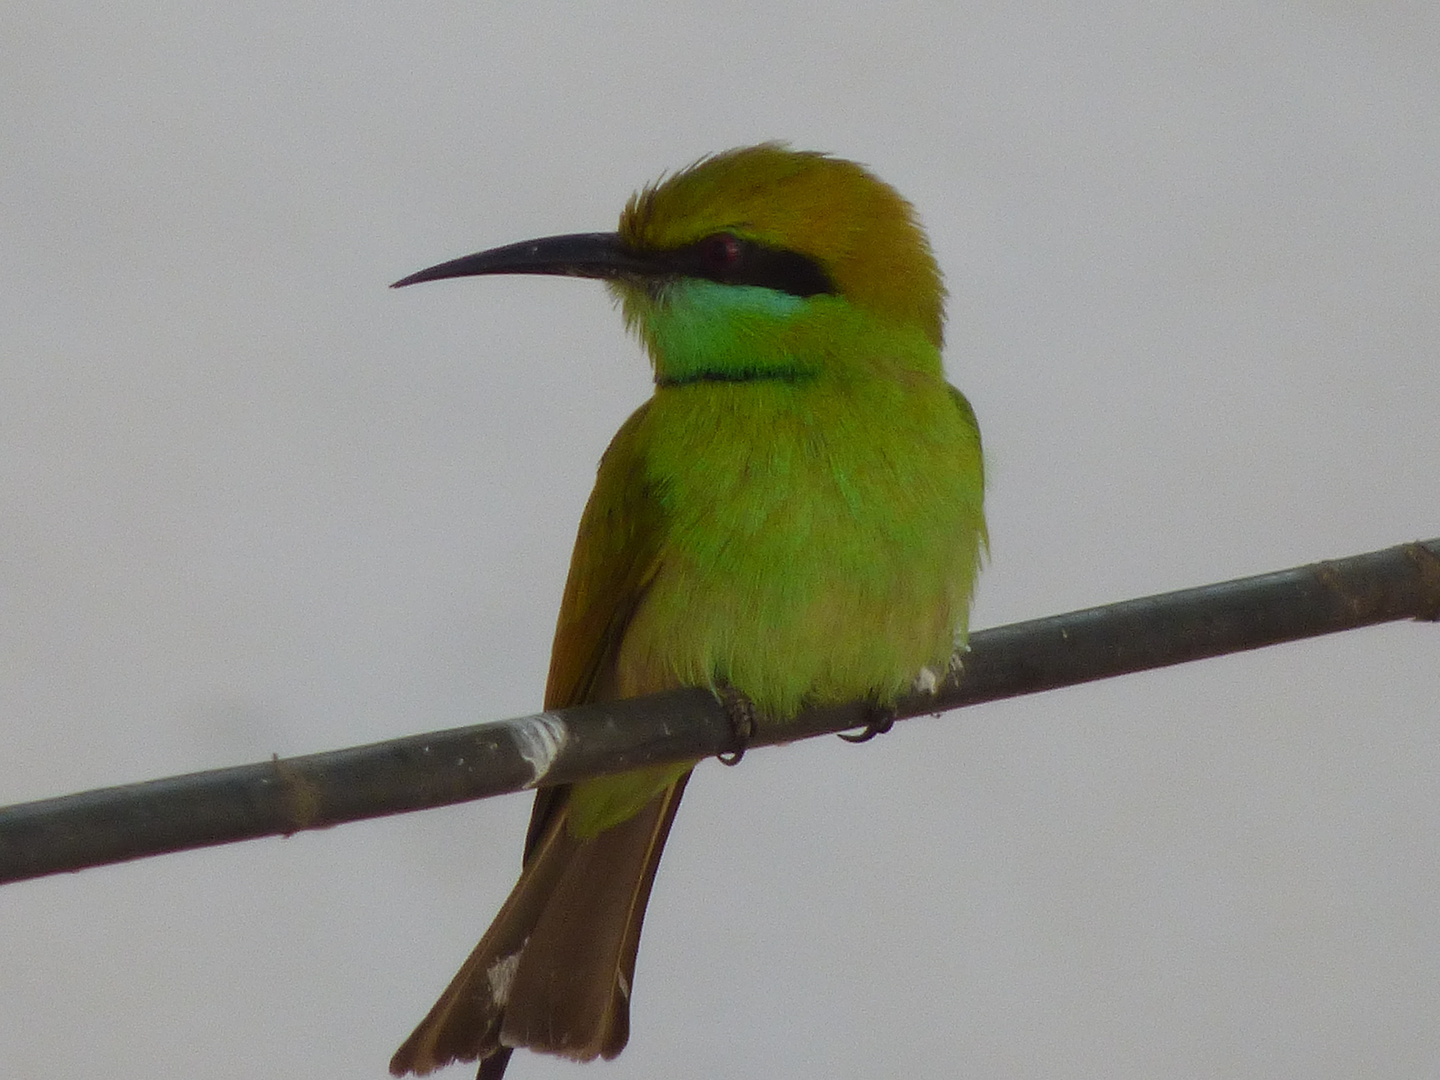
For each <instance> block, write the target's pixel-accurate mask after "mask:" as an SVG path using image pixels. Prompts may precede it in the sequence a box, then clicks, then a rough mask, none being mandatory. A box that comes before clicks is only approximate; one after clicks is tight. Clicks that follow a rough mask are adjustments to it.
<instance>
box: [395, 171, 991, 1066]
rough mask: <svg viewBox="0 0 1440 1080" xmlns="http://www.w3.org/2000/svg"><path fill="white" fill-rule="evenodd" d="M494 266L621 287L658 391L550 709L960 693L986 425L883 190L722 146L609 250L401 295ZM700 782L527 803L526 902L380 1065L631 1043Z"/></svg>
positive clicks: (603, 520)
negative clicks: (664, 854) (681, 828)
mask: <svg viewBox="0 0 1440 1080" xmlns="http://www.w3.org/2000/svg"><path fill="white" fill-rule="evenodd" d="M505 273H521V274H562V275H570V276H574V277H588V278H599V279H601V280H603V281H605V282H607V283H608V284H609V287H610V289H611V290H612V291H613V292H614V294H615V295H616V297H617V298H618V299H619V301H620V303H621V305H622V307H623V311H624V316H625V322H626V324H627V325H628V326H629V327H630V328H631V329H632V330H633V331H634V332H635V333H636V334H637V335H638V336H639V337H640V340H641V341H642V342H643V343H644V345H645V349H646V351H647V352H648V353H649V355H650V360H651V363H652V364H653V365H654V369H655V393H654V395H653V396H652V397H651V398H650V400H649V401H648V402H646V403H645V404H644V405H642V406H641V407H640V408H639V410H638V411H636V413H635V414H634V415H633V416H631V417H630V419H629V420H628V421H626V423H625V425H624V426H623V427H622V428H621V429H620V431H619V433H618V434H617V435H616V436H615V439H614V441H613V442H612V443H611V444H610V448H609V449H608V450H607V451H606V452H605V456H604V457H603V458H602V459H601V462H600V469H599V475H598V477H597V479H596V482H595V490H594V492H593V494H592V495H591V496H590V501H589V504H588V505H587V506H586V508H585V515H584V517H583V519H582V520H581V522H580V533H579V536H578V538H577V539H576V542H575V553H574V556H573V559H572V562H571V565H570V577H569V581H568V582H567V584H566V587H565V596H564V600H563V602H562V604H561V608H560V618H559V625H558V626H557V628H556V631H555V646H554V652H553V654H552V656H551V661H550V677H549V682H548V683H547V684H546V688H545V707H546V708H547V709H551V708H563V707H565V706H567V705H575V704H578V703H581V702H587V701H604V700H613V699H616V698H627V697H632V696H635V695H638V694H648V693H652V692H655V691H660V690H667V689H671V688H674V687H679V686H704V687H710V688H713V689H716V690H717V691H719V690H721V689H724V690H725V691H727V693H729V694H732V695H738V696H743V698H745V699H748V701H749V703H751V704H752V705H753V710H754V716H755V717H756V722H757V723H759V724H761V725H765V724H776V725H783V724H784V723H785V722H786V720H787V718H789V717H792V716H794V715H795V713H796V712H797V710H799V709H800V708H801V707H802V706H805V705H808V704H820V703H826V702H838V701H848V700H854V699H861V698H864V699H869V700H870V701H872V702H874V703H875V704H876V705H877V706H878V707H880V708H883V707H884V706H886V705H888V704H889V703H891V702H893V701H894V700H895V698H896V697H897V696H898V695H899V694H901V693H902V692H903V691H905V690H907V689H909V688H910V687H911V686H912V685H915V684H916V683H917V681H918V682H920V683H922V684H924V683H926V682H927V681H928V682H933V677H934V676H935V675H937V674H943V673H944V671H945V670H946V668H947V666H948V665H949V664H950V663H951V660H952V657H953V655H954V653H955V650H956V648H957V645H958V644H959V643H961V642H962V641H963V637H964V633H965V625H966V616H967V612H968V609H969V605H970V597H971V592H972V590H973V587H974V583H975V575H976V570H977V567H978V563H979V559H980V556H981V552H982V548H983V546H984V543H985V525H984V517H983V510H982V501H983V488H984V481H983V475H982V466H981V455H980V432H979V429H978V428H977V426H976V423H975V414H974V413H973V412H972V411H971V408H970V406H969V404H968V403H967V402H966V400H965V398H964V397H962V396H961V394H960V393H959V391H957V390H955V389H954V388H953V387H951V386H950V385H948V384H947V383H946V381H945V377H944V373H943V371H942V369H941V362H940V349H941V337H942V324H943V318H944V311H943V308H944V296H945V291H944V288H943V286H942V285H941V281H940V272H939V270H938V268H937V267H936V264H935V260H934V257H933V256H932V255H931V253H930V246H929V243H928V242H927V240H926V238H925V234H924V233H923V232H922V231H921V228H920V226H919V224H918V223H917V222H916V219H915V215H914V212H913V211H912V209H911V207H910V205H909V204H908V203H907V202H906V201H905V200H904V199H902V198H901V197H900V196H899V195H898V194H897V193H896V192H895V191H894V189H892V188H890V187H889V186H888V185H886V184H884V183H882V182H881V181H879V180H877V179H876V178H875V177H874V176H872V175H871V174H870V173H869V172H868V171H867V170H866V169H864V168H863V167H861V166H860V165H857V164H855V163H853V162H849V161H841V160H838V159H836V158H832V157H827V156H825V155H823V154H816V153H799V152H795V151H791V150H788V149H786V148H784V147H783V146H779V145H774V144H767V145H762V146H754V147H748V148H745V149H739V150H731V151H728V152H726V153H722V154H716V155H715V156H713V157H708V158H705V159H703V160H701V161H699V162H698V163H696V164H695V165H693V166H691V167H690V168H688V169H685V170H684V171H683V172H680V173H678V174H676V175H674V176H671V177H670V178H669V179H667V180H664V181H663V182H660V183H657V184H655V185H653V186H651V187H648V188H646V189H645V190H643V191H641V192H640V193H639V194H637V195H635V196H634V197H632V198H631V200H630V202H629V204H628V205H627V206H626V207H625V210H624V212H623V213H622V214H621V216H620V227H619V230H618V231H617V232H614V233H588V234H582V235H573V236H557V237H550V238H548V239H543V240H533V241H530V242H527V243H522V244H514V245H511V246H508V247H503V248H496V249H493V250H490V251H485V252H481V253H479V254H476V255H470V256H467V257H465V258H462V259H456V260H455V261H453V262H449V263H445V264H442V265H440V266H436V267H433V268H431V269H429V270H424V271H421V272H420V273H418V274H415V275H413V276H412V277H410V278H407V279H405V281H403V282H399V283H397V284H411V283H413V282H417V281H429V280H434V279H437V278H446V277H461V276H466V275H471V274H505ZM693 765H694V763H693V762H691V763H686V764H683V765H676V766H665V767H653V768H646V769H641V770H637V771H634V772H630V773H625V774H622V775H619V776H614V777H609V778H606V779H600V780H591V781H586V782H584V783H580V784H573V785H568V786H565V787H558V788H550V789H546V790H542V791H540V792H539V794H538V797H537V798H536V801H535V809H534V813H533V815H532V817H531V821H530V831H529V835H528V836H527V837H526V841H525V856H524V868H523V870H522V871H521V874H520V880H519V882H518V883H517V884H516V885H515V888H514V890H513V891H512V892H511V893H510V897H509V899H507V900H506V901H505V905H504V906H503V907H502V908H501V909H500V913H499V914H498V915H497V916H496V917H495V921H494V923H493V924H492V925H491V927H490V929H489V930H488V931H487V932H486V934H485V936H484V938H482V939H481V941H480V944H479V945H478V946H476V948H475V951H474V952H473V953H471V954H470V958H469V959H468V960H467V961H466V962H465V965H464V967H462V968H461V969H460V972H459V974H457V975H456V976H455V978H454V980H453V981H452V982H451V983H450V985H449V987H448V988H447V989H446V990H445V992H444V993H443V994H442V995H441V996H440V1000H439V1001H438V1002H437V1003H436V1004H435V1006H434V1008H432V1009H431V1010H430V1013H429V1015H428V1016H426V1017H425V1019H424V1020H423V1021H422V1022H421V1023H420V1026H419V1027H418V1028H416V1030H415V1032H414V1034H412V1035H411V1036H410V1038H409V1039H407V1040H406V1041H405V1044H404V1045H403V1046H401V1047H400V1049H399V1050H398V1051H397V1052H396V1054H395V1057H394V1059H393V1060H392V1061H391V1063H390V1068H391V1071H392V1072H394V1073H395V1074H396V1075H402V1074H404V1073H407V1072H416V1073H428V1072H430V1071H431V1070H433V1069H436V1068H439V1067H440V1066H442V1065H445V1064H447V1063H449V1062H452V1061H475V1060H477V1059H478V1060H479V1062H480V1069H479V1077H480V1078H481V1080H497V1078H498V1077H500V1076H501V1074H502V1073H503V1072H504V1069H505V1065H506V1063H507V1061H508V1060H509V1057H510V1052H511V1050H512V1049H513V1048H514V1047H521V1046H523V1047H528V1048H530V1049H531V1050H537V1051H542V1052H545V1053H552V1054H563V1055H565V1056H566V1057H570V1058H575V1059H578V1060H590V1059H593V1058H595V1057H596V1056H602V1057H606V1058H610V1057H614V1056H615V1055H616V1054H618V1053H619V1052H620V1051H621V1049H623V1048H624V1046H625V1042H626V1039H627V1038H628V1036H629V1005H630V988H631V982H632V975H633V972H634V968H635V955H636V950H637V949H638V947H639V942H640V925H641V922H642V920H643V919H644V916H645V903H646V900H647V899H648V897H649V894H650V886H651V883H652V882H653V881H654V878H655V869H656V866H657V865H658V863H659V861H660V852H661V849H662V848H663V846H664V844H665V837H666V835H667V834H668V832H669V830H670V823H671V821H672V820H673V819H674V816H675V810H676V807H677V806H678V804H679V802H680V795H681V792H682V791H683V790H684V788H685V782H686V780H687V779H688V778H689V775H690V770H691V768H692V767H693ZM736 992H737V993H742V992H744V988H741V987H737V988H736Z"/></svg>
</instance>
